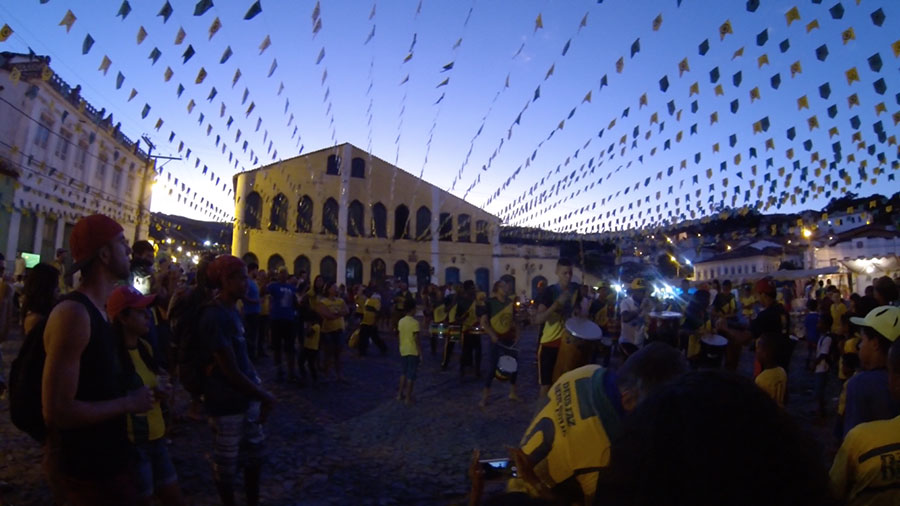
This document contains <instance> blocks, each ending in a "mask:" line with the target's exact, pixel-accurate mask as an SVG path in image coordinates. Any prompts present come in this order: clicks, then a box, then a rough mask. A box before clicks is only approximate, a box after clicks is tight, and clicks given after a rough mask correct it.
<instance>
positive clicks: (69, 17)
mask: <svg viewBox="0 0 900 506" xmlns="http://www.w3.org/2000/svg"><path fill="white" fill-rule="evenodd" d="M75 19H76V18H75V14H73V13H72V11H70V10H68V11H66V15H65V16H63V18H62V21H60V22H59V26H65V27H66V33H69V32H70V31H71V30H72V25H73V24H75Z"/></svg>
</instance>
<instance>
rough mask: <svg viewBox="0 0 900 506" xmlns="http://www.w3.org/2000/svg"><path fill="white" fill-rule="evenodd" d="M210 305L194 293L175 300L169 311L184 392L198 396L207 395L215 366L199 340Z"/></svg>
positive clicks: (179, 377) (204, 298) (176, 358)
mask: <svg viewBox="0 0 900 506" xmlns="http://www.w3.org/2000/svg"><path fill="white" fill-rule="evenodd" d="M195 290H196V289H195ZM210 306H212V301H211V300H209V299H207V298H206V297H203V296H202V294H200V293H198V292H196V291H192V292H191V293H189V294H187V295H185V296H184V297H182V298H181V299H180V300H177V301H175V304H174V305H173V307H172V310H171V311H170V312H169V322H170V324H171V327H172V340H173V341H174V342H175V344H176V353H175V362H176V364H177V367H178V380H179V381H180V382H181V385H182V386H183V387H184V389H185V390H187V392H188V393H190V394H191V395H194V396H199V395H202V394H203V393H204V390H205V387H206V377H207V376H209V372H210V370H211V365H212V360H211V357H210V355H209V353H208V352H206V351H204V350H203V348H202V346H201V344H200V342H199V339H197V334H198V332H199V323H200V319H201V317H202V316H203V312H204V311H205V310H206V309H207V308H209V307H210Z"/></svg>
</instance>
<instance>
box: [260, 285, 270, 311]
mask: <svg viewBox="0 0 900 506" xmlns="http://www.w3.org/2000/svg"><path fill="white" fill-rule="evenodd" d="M269 299H270V297H269V294H268V293H263V288H260V290H259V314H260V315H262V316H269Z"/></svg>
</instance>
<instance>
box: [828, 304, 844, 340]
mask: <svg viewBox="0 0 900 506" xmlns="http://www.w3.org/2000/svg"><path fill="white" fill-rule="evenodd" d="M846 312H847V306H845V305H844V303H843V302H838V303H836V304H832V305H831V318H832V320H833V321H832V323H831V331H832V332H833V333H835V334H840V333H841V316H843V315H844V313H846Z"/></svg>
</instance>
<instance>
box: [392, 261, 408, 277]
mask: <svg viewBox="0 0 900 506" xmlns="http://www.w3.org/2000/svg"><path fill="white" fill-rule="evenodd" d="M394 278H396V279H398V280H400V281H401V282H403V283H409V264H408V263H406V262H404V261H403V260H397V263H395V264H394Z"/></svg>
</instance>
